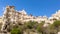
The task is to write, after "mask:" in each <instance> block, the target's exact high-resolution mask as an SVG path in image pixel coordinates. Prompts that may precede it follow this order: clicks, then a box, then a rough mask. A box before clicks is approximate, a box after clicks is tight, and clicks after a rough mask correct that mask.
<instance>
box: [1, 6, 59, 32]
mask: <svg viewBox="0 0 60 34" xmlns="http://www.w3.org/2000/svg"><path fill="white" fill-rule="evenodd" d="M14 8H15V7H14V6H7V7H6V8H5V11H4V14H3V16H2V18H0V23H1V22H2V28H1V31H2V32H8V30H10V29H11V28H12V27H13V26H14V25H16V24H18V23H19V24H24V23H25V22H28V21H36V22H38V23H40V22H41V21H44V22H45V24H44V27H46V26H48V23H50V24H53V22H54V21H55V20H60V15H59V14H60V11H58V12H56V14H53V15H52V17H50V18H47V17H46V16H43V17H42V16H38V17H36V16H32V15H27V13H26V12H25V10H22V11H20V12H17V11H16V10H15V9H14ZM11 24H12V25H11Z"/></svg>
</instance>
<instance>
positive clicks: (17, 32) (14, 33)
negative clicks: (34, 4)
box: [11, 28, 23, 34]
mask: <svg viewBox="0 0 60 34" xmlns="http://www.w3.org/2000/svg"><path fill="white" fill-rule="evenodd" d="M11 34H23V31H22V29H18V28H13V29H12V30H11Z"/></svg>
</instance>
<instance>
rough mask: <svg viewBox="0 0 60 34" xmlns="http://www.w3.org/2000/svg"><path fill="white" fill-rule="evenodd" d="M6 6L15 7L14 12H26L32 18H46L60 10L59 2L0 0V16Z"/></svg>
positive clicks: (45, 0) (58, 0)
mask: <svg viewBox="0 0 60 34" xmlns="http://www.w3.org/2000/svg"><path fill="white" fill-rule="evenodd" d="M7 5H10V6H15V9H16V10H18V11H19V10H22V9H24V10H26V12H27V13H28V14H32V15H34V16H44V15H46V16H48V17H50V16H51V15H52V14H53V13H55V12H56V11H57V10H59V9H60V0H0V16H2V15H3V12H4V11H3V8H4V7H6V6H7Z"/></svg>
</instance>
